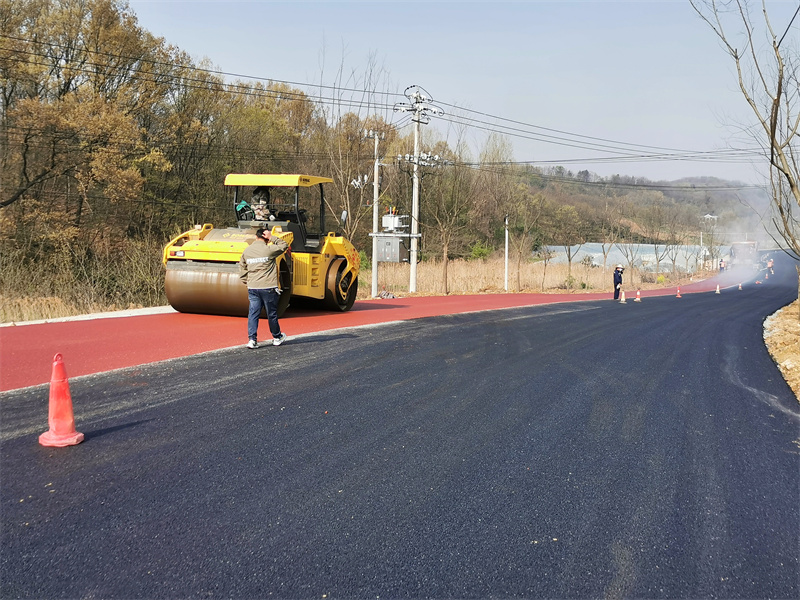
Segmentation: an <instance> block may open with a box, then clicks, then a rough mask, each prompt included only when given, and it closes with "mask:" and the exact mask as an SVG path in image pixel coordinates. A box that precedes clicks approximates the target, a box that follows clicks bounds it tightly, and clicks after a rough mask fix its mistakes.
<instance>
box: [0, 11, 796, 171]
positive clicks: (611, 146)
mask: <svg viewBox="0 0 800 600" xmlns="http://www.w3.org/2000/svg"><path fill="white" fill-rule="evenodd" d="M799 10H800V9H799ZM2 38H7V39H11V40H15V41H21V42H25V43H30V44H38V45H40V46H48V47H50V48H62V47H63V46H61V45H59V44H54V43H50V42H43V41H34V40H30V39H25V38H20V37H14V36H8V35H4V36H0V39H2ZM4 50H8V51H11V52H17V53H22V54H27V55H30V56H33V57H38V58H49V55H47V54H42V53H36V52H31V51H27V50H20V49H16V48H4ZM87 53H88V54H95V55H98V56H104V57H107V58H114V59H123V60H129V61H132V62H138V63H145V64H152V65H154V66H162V67H169V68H173V69H174V68H176V67H177V68H181V69H188V70H191V71H196V72H198V73H205V74H208V75H214V76H228V77H238V78H246V79H252V80H255V81H265V82H269V83H273V84H285V85H293V86H301V87H308V88H320V89H330V90H335V91H338V92H353V93H360V94H375V95H377V96H386V97H388V96H390V95H392V94H390V93H389V92H381V91H376V90H361V89H356V88H346V87H337V86H327V85H322V84H319V85H317V84H305V83H298V82H292V81H285V80H276V79H266V78H261V77H254V76H248V75H243V74H236V73H230V72H225V71H218V70H212V69H203V68H199V67H195V66H192V65H183V64H177V65H176V64H175V63H168V62H163V61H156V60H150V59H144V58H142V57H132V56H125V55H119V54H113V53H109V52H100V51H97V50H87ZM14 60H17V62H20V63H25V64H35V65H38V66H43V67H46V66H50V65H49V63H42V62H34V61H24V60H21V59H14ZM102 66H104V65H103V64H102V63H86V66H85V67H84V68H80V69H77V71H78V72H83V73H87V74H89V75H93V74H95V72H94V71H92V70H91V69H90V68H89V67H102ZM144 75H148V76H149V77H146V76H144ZM164 78H168V79H171V80H172V81H179V82H180V84H181V85H182V86H183V87H184V88H188V89H208V88H209V86H217V85H222V86H225V87H226V90H227V91H228V92H229V93H234V94H240V95H246V96H251V97H256V98H259V97H265V98H276V99H284V98H289V99H291V98H294V99H297V100H301V101H305V102H310V103H317V104H323V105H325V104H329V105H332V106H337V107H349V108H353V107H358V108H361V107H363V106H365V105H366V106H367V107H373V108H376V109H386V110H388V109H389V107H390V105H389V104H388V102H387V103H378V102H369V101H368V102H364V101H354V100H348V99H343V98H341V97H339V98H336V97H327V96H323V95H316V96H315V95H309V94H306V93H305V92H299V93H298V92H293V91H291V90H289V91H287V90H269V89H265V90H254V89H253V88H252V87H249V86H244V85H241V84H238V83H226V82H219V81H214V82H210V81H208V80H205V79H198V78H193V77H186V76H175V75H169V74H168V75H163V74H162V75H160V76H159V75H158V74H150V73H144V74H143V73H142V72H141V70H139V71H138V74H137V75H136V76H129V77H128V79H129V80H134V81H137V80H138V81H143V82H161V81H163V79H164ZM442 104H444V105H446V106H453V107H454V108H458V107H456V106H455V105H453V104H447V103H442ZM459 110H460V111H463V112H467V113H472V114H475V115H478V116H481V117H485V118H490V119H493V120H494V121H495V122H497V121H500V122H505V123H510V124H511V125H497V124H493V123H490V122H488V121H485V120H479V119H475V118H471V117H466V116H461V115H453V116H448V117H443V116H441V115H440V118H441V119H442V120H443V121H445V122H450V123H454V124H463V125H466V126H468V127H472V128H474V129H478V130H483V131H487V132H490V133H499V134H502V135H508V136H511V137H516V138H520V139H530V140H534V141H541V142H545V143H551V144H556V145H560V146H564V147H571V148H576V149H581V150H596V151H600V152H604V153H609V154H612V153H616V154H614V155H613V156H606V157H600V158H588V159H587V158H582V159H579V158H575V159H562V160H544V161H542V160H539V161H521V162H519V163H517V164H569V163H572V162H579V163H610V162H611V163H619V162H651V161H664V160H669V161H673V160H687V161H709V162H712V161H713V162H726V163H731V162H733V163H743V162H748V156H752V155H753V154H755V152H754V151H752V150H748V149H732V150H726V151H689V150H678V149H673V148H663V147H659V146H649V145H643V144H633V143H628V142H620V141H614V140H610V139H607V138H599V137H593V136H587V135H582V134H576V133H571V132H567V131H563V130H558V129H552V128H547V127H542V126H539V125H534V124H530V123H524V122H522V121H517V120H513V119H507V118H504V117H500V116H496V115H490V114H488V113H485V112H480V111H473V110H469V109H463V108H459ZM410 121H411V119H410V118H403V119H402V120H401V121H400V122H399V123H396V124H387V126H389V127H392V128H394V129H396V130H399V129H400V128H402V127H404V126H406V125H407V124H408V123H409V122H410ZM529 129H532V130H534V131H529ZM540 132H548V133H540ZM636 149H640V150H641V149H650V150H659V151H662V152H660V153H650V154H642V153H637V152H636Z"/></svg>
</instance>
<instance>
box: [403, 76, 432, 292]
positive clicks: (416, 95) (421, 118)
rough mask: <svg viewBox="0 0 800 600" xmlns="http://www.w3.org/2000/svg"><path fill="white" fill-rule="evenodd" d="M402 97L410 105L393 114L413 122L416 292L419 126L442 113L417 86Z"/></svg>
mask: <svg viewBox="0 0 800 600" xmlns="http://www.w3.org/2000/svg"><path fill="white" fill-rule="evenodd" d="M404 95H405V97H406V98H408V99H409V101H410V104H409V103H406V102H400V103H398V104H395V106H394V110H395V112H411V113H414V115H413V116H412V117H411V120H412V121H413V122H414V158H413V163H414V172H413V192H412V195H411V252H410V254H409V263H410V266H411V269H410V275H409V283H408V291H409V292H416V291H417V262H419V258H418V255H419V237H420V236H419V159H420V156H419V134H420V131H419V126H420V124H425V125H427V124H428V123H430V117H429V116H428V113H433V114H434V115H437V116H441V115H443V114H444V111H443V110H442V109H441V108H438V107H436V106H434V105H432V104H430V101H431V100H433V98H431V97H430V96H429V95H428V93H427V92H426V91H425V90H423V89H422V88H421V87H419V86H417V85H410V86H408V87H407V88H406V89H405V92H404Z"/></svg>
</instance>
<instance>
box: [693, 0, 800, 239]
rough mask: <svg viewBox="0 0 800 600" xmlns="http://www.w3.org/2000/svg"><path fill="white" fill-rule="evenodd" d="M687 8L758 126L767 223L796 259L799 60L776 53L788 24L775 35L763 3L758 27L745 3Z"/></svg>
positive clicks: (791, 52)
mask: <svg viewBox="0 0 800 600" xmlns="http://www.w3.org/2000/svg"><path fill="white" fill-rule="evenodd" d="M690 3H691V5H692V7H693V8H694V10H695V11H696V12H697V14H698V15H700V18H701V19H703V21H705V22H706V23H707V24H708V26H709V27H710V28H711V29H712V30H713V31H714V33H715V34H716V35H717V37H719V39H720V40H721V42H722V45H723V47H724V48H725V50H726V51H727V53H728V54H729V55H730V57H731V59H732V60H733V61H734V64H735V65H736V72H737V74H738V79H739V88H740V89H741V91H742V94H743V95H744V98H745V100H746V101H747V103H748V104H749V105H750V107H751V108H752V109H753V114H754V115H755V117H756V119H757V120H758V126H759V128H758V130H756V131H758V134H757V141H758V143H759V144H760V145H761V147H762V148H763V149H764V152H765V155H766V157H767V159H768V160H769V167H770V184H771V187H772V203H773V208H774V209H775V210H774V217H773V222H774V224H775V226H776V228H777V230H778V232H779V235H780V237H781V238H782V239H783V241H784V242H785V244H786V245H787V246H788V247H789V248H791V249H793V250H794V251H795V252H799V253H800V227H798V208H800V187H798V184H799V181H798V180H799V179H800V163H798V156H797V142H796V137H797V133H798V127H800V86H799V85H798V84H799V83H800V82H799V81H798V68H800V56H798V55H797V46H796V45H795V46H793V47H792V46H790V45H788V44H787V46H785V47H784V48H783V49H782V48H781V43H782V42H783V41H784V40H785V38H786V35H787V34H788V33H789V31H790V27H791V25H792V23H791V22H789V23H787V24H786V25H785V29H784V24H781V26H780V27H779V28H778V29H775V28H774V27H773V24H772V22H771V21H770V18H769V14H768V13H767V7H766V1H765V0H762V1H761V3H760V4H761V13H762V15H763V23H757V22H756V20H754V18H753V15H752V12H753V11H752V6H751V3H750V2H748V1H747V0H729V1H725V2H723V1H721V0H690ZM798 12H800V8H798ZM794 17H797V12H795V14H794ZM794 17H792V20H794ZM759 21H760V19H759ZM731 31H735V32H736V33H730V32H731ZM764 38H765V39H766V40H767V41H768V43H769V49H768V50H767V49H764V46H763V45H762V43H761V39H764Z"/></svg>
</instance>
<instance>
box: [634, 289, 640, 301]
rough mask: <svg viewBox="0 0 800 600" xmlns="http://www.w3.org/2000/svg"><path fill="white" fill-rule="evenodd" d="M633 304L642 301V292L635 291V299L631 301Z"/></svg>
mask: <svg viewBox="0 0 800 600" xmlns="http://www.w3.org/2000/svg"><path fill="white" fill-rule="evenodd" d="M633 301H634V302H641V301H642V291H641V290H636V298H634V299H633Z"/></svg>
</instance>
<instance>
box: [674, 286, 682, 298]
mask: <svg viewBox="0 0 800 600" xmlns="http://www.w3.org/2000/svg"><path fill="white" fill-rule="evenodd" d="M675 297H676V298H680V297H681V288H680V286H678V295H677V296H675Z"/></svg>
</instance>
